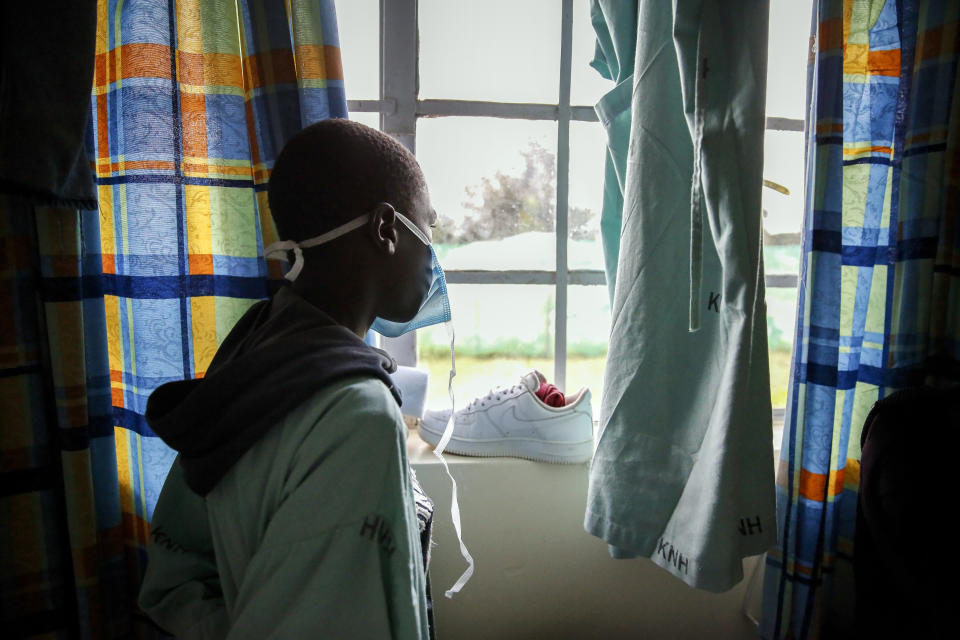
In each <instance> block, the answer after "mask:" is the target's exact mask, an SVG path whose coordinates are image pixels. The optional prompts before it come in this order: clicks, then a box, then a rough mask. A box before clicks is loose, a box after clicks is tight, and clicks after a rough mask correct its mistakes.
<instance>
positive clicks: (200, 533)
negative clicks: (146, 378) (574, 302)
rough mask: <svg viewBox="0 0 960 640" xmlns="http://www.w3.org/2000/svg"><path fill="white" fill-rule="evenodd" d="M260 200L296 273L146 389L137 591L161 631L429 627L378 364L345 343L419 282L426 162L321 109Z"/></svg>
mask: <svg viewBox="0 0 960 640" xmlns="http://www.w3.org/2000/svg"><path fill="white" fill-rule="evenodd" d="M269 200H270V208H271V211H272V213H273V216H274V220H275V221H276V225H277V229H278V232H279V234H280V237H281V238H284V239H288V240H293V241H296V242H295V243H286V244H284V245H282V247H283V248H288V249H292V253H293V254H294V256H295V261H294V264H293V266H292V268H291V272H290V273H289V274H288V279H294V282H293V284H292V285H290V286H288V287H285V288H283V289H281V290H280V291H279V292H278V293H277V294H276V295H275V296H274V297H273V298H272V299H271V300H267V301H264V302H260V303H258V304H256V305H254V306H253V307H252V308H251V309H250V310H249V311H248V312H247V313H246V314H245V315H244V316H243V317H242V318H241V319H240V321H239V322H238V323H237V325H236V326H235V327H234V328H233V330H232V331H231V332H230V334H229V335H228V336H227V338H226V339H225V340H224V342H223V344H222V345H221V347H220V349H219V350H218V351H217V354H216V356H215V357H214V360H213V362H212V364H211V366H210V368H209V371H208V373H207V375H206V377H205V378H203V379H202V380H188V381H180V382H173V383H168V384H166V385H163V386H161V387H159V388H158V389H157V390H156V391H155V392H154V393H153V395H151V397H150V401H149V404H148V407H147V419H148V421H149V423H150V425H151V427H152V428H153V430H154V431H155V432H156V433H157V434H158V435H159V436H160V437H162V438H163V439H164V440H165V441H166V442H167V443H168V444H169V445H170V446H171V447H173V448H174V449H176V450H177V451H178V453H179V455H178V456H177V460H176V461H175V462H174V464H173V467H172V468H171V470H170V474H169V476H168V477H167V480H166V482H165V484H164V487H163V491H162V492H161V495H160V498H159V500H158V502H157V505H156V509H155V511H154V514H153V520H152V523H151V538H152V543H151V545H150V548H149V563H148V566H147V573H146V577H145V579H144V583H143V586H142V588H141V591H140V599H139V602H140V606H141V607H142V608H143V610H144V611H146V612H147V614H148V615H150V617H151V618H153V619H154V620H155V621H156V622H157V623H158V624H159V625H160V626H162V627H164V628H165V629H167V630H168V631H170V632H171V633H174V634H175V635H176V636H177V637H178V638H222V637H229V638H257V639H262V638H321V637H322V638H327V637H329V638H347V637H349V638H390V637H392V638H422V637H426V636H427V635H428V633H429V631H428V621H427V604H426V597H425V593H426V588H425V575H424V555H423V553H422V551H423V550H422V548H421V538H420V534H419V532H418V525H417V515H416V511H415V508H414V489H413V483H412V482H411V476H410V472H409V468H408V466H407V458H406V448H405V437H406V428H405V426H404V423H403V420H402V417H401V413H400V409H399V407H398V403H399V393H398V392H397V390H396V389H395V388H394V386H393V384H392V382H391V379H390V376H389V375H388V373H389V372H391V371H392V370H393V369H394V368H395V364H394V363H393V361H392V360H391V359H390V358H389V356H387V355H386V354H385V353H384V352H382V351H379V350H376V349H373V348H372V347H369V346H367V345H366V344H365V343H364V342H363V340H362V337H363V336H364V335H366V333H367V330H368V329H369V328H370V327H371V325H373V324H374V322H375V320H377V321H382V320H386V321H390V322H394V323H406V322H408V321H410V320H411V319H413V318H414V317H415V316H416V315H417V313H418V310H419V309H420V308H421V304H422V303H423V302H424V300H425V298H426V297H427V294H428V291H429V290H430V288H431V282H432V279H433V254H432V251H431V249H430V247H429V242H430V238H431V236H430V226H431V225H432V224H433V223H434V222H435V220H436V213H435V212H434V211H433V210H432V208H431V206H430V201H429V197H428V194H427V189H426V183H425V181H424V178H423V174H422V172H421V171H420V168H419V166H418V165H417V162H416V160H415V159H414V157H413V156H412V155H411V154H410V153H409V152H408V151H407V150H406V149H404V148H403V147H402V146H401V145H400V144H398V143H397V142H395V141H394V140H393V139H392V138H390V137H389V136H386V135H384V134H382V133H380V132H378V131H376V130H374V129H371V128H369V127H365V126H363V125H360V124H357V123H353V122H349V121H347V120H326V121H323V122H320V123H317V124H314V125H312V126H310V127H307V128H306V129H304V130H303V131H301V132H300V133H298V134H297V135H296V136H294V137H293V138H292V139H291V140H290V141H289V143H288V144H287V145H286V147H284V149H283V152H282V153H281V154H280V157H279V158H278V159H277V161H276V164H275V167H274V169H273V173H272V175H271V178H270V187H269ZM318 236H319V239H317V237H318ZM309 240H314V241H313V242H309ZM299 243H303V244H304V245H305V246H309V247H310V248H302V247H300V246H299ZM295 245H297V246H295Z"/></svg>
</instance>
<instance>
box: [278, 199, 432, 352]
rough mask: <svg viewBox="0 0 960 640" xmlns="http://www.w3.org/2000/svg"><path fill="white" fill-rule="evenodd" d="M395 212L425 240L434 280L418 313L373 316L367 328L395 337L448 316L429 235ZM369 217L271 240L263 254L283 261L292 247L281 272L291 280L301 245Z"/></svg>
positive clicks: (297, 270)
mask: <svg viewBox="0 0 960 640" xmlns="http://www.w3.org/2000/svg"><path fill="white" fill-rule="evenodd" d="M395 213H396V215H397V218H398V219H399V220H400V222H402V223H403V224H404V225H405V226H406V227H407V228H408V229H409V230H410V231H411V233H413V235H415V236H416V237H417V239H418V240H420V242H422V243H423V244H425V245H426V246H427V247H428V248H429V249H430V258H431V260H432V265H433V281H432V282H431V283H430V288H429V289H428V290H427V294H426V296H425V298H424V300H423V303H422V304H421V305H420V310H419V311H417V314H416V315H415V316H414V317H413V318H411V319H410V320H409V321H407V322H393V321H391V320H385V319H384V318H376V319H375V320H374V321H373V326H371V327H370V328H371V329H372V330H374V331H376V332H377V333H379V334H380V335H382V336H386V337H388V338H396V337H398V336H402V335H403V334H405V333H407V332H410V331H414V330H416V329H422V328H423V327H429V326H431V325H435V324H439V323H441V322H447V321H449V320H450V298H449V297H448V296H447V281H446V278H444V277H443V269H442V268H441V267H440V262H439V261H438V260H437V254H436V252H435V251H434V250H433V245H432V244H431V243H430V239H429V238H427V236H426V234H424V233H423V231H421V230H420V228H419V227H417V225H415V224H413V222H411V221H410V219H409V218H407V217H406V216H405V215H403V214H402V213H400V212H399V211H397V212H395ZM369 219H370V214H365V215H362V216H359V217H356V218H354V219H353V220H351V221H350V222H347V223H345V224H342V225H340V226H339V227H336V228H335V229H331V230H330V231H328V232H326V233H324V234H322V235H319V236H316V237H315V238H310V239H308V240H303V241H302V242H295V241H293V240H282V241H280V242H274V243H273V244H271V245H270V246H268V247H266V248H265V249H264V250H263V254H264V257H265V258H267V259H279V260H284V261H286V260H287V252H288V251H293V253H294V262H293V266H291V267H290V270H289V271H288V272H287V275H285V276H284V277H285V278H286V279H287V280H289V281H291V282H293V281H294V280H296V279H297V277H298V276H299V275H300V272H301V271H302V270H303V251H302V249H309V248H310V247H317V246H320V245H322V244H326V243H327V242H330V241H332V240H335V239H337V238H339V237H340V236H342V235H345V234H347V233H350V232H351V231H353V230H354V229H359V228H360V227H362V226H363V225H364V224H366V223H367V221H368V220H369Z"/></svg>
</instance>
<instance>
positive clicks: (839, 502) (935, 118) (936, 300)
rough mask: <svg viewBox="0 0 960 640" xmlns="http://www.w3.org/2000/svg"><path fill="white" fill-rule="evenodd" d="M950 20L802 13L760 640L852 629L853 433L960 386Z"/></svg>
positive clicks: (850, 9)
mask: <svg viewBox="0 0 960 640" xmlns="http://www.w3.org/2000/svg"><path fill="white" fill-rule="evenodd" d="M958 21H960V4H958V3H956V2H951V1H949V0H819V2H818V3H817V7H816V8H815V15H814V21H813V24H814V31H813V45H814V46H813V47H812V54H811V64H810V67H809V76H808V95H809V96H810V100H809V112H808V115H807V152H806V153H807V176H806V211H805V220H804V234H803V241H802V242H803V260H802V266H801V274H800V287H799V304H798V318H797V333H796V340H795V343H794V354H793V366H792V371H791V387H790V391H789V396H788V402H787V410H786V424H785V428H784V435H783V443H782V448H781V459H780V460H779V467H778V473H777V497H778V525H779V543H778V546H777V547H776V548H775V549H773V550H772V551H771V552H770V553H768V555H767V562H766V577H765V585H764V613H763V623H762V627H761V631H762V635H763V637H765V638H816V637H820V636H826V637H829V636H831V635H836V634H837V633H839V632H843V631H847V630H849V629H850V628H851V626H852V624H853V620H852V615H853V584H852V580H853V578H852V575H853V574H852V572H853V568H852V555H853V553H854V549H853V539H854V526H855V522H856V502H857V489H858V486H859V472H860V465H859V460H860V431H861V429H862V427H863V423H864V420H865V419H866V417H867V414H868V413H869V411H870V409H871V408H872V406H873V404H874V403H875V402H876V401H877V400H878V399H880V398H883V397H885V396H887V395H889V394H890V393H892V392H894V391H896V390H898V389H902V388H906V387H912V386H918V385H922V384H924V383H942V382H951V381H952V382H956V381H958V380H960V213H958V211H960V93H958V92H957V83H958V73H960V66H958V52H960V28H958V26H960V23H958ZM918 437H922V436H919V435H918Z"/></svg>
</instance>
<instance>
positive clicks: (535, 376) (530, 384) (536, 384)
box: [520, 369, 547, 393]
mask: <svg viewBox="0 0 960 640" xmlns="http://www.w3.org/2000/svg"><path fill="white" fill-rule="evenodd" d="M520 381H521V382H523V385H524V386H525V387H526V388H527V389H530V391H532V392H534V393H536V392H537V389H539V388H540V385H541V384H542V383H544V382H546V381H547V379H546V377H545V376H544V375H543V374H542V373H540V372H539V371H537V370H536V369H534V370H533V371H531V372H530V373H528V374H527V375H525V376H523V377H522V378H520Z"/></svg>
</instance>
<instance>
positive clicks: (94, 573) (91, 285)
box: [0, 0, 347, 638]
mask: <svg viewBox="0 0 960 640" xmlns="http://www.w3.org/2000/svg"><path fill="white" fill-rule="evenodd" d="M61 54H63V55H67V54H69V52H61ZM93 69H94V72H93V79H94V81H93V91H92V95H90V98H89V100H90V102H89V103H88V104H89V107H90V109H89V110H90V119H89V126H88V130H87V136H86V141H87V152H88V154H89V156H90V163H91V165H92V167H93V168H94V172H95V175H96V190H97V197H98V201H99V211H96V210H93V211H89V210H84V211H79V212H78V211H77V210H76V209H51V208H40V207H37V206H35V205H34V203H33V202H31V201H29V200H24V199H13V198H4V199H2V200H0V231H2V233H0V242H2V245H0V246H2V248H3V251H2V253H0V261H2V263H0V266H2V267H3V272H2V273H0V296H2V298H0V299H2V301H4V302H8V305H6V307H7V308H8V309H9V310H10V311H9V312H7V311H5V312H4V314H3V317H2V321H0V322H2V323H4V325H7V326H3V327H2V328H3V329H4V331H3V332H2V341H0V394H2V395H0V399H2V401H3V407H4V412H5V415H4V418H3V424H4V428H3V439H2V441H0V464H2V467H0V470H2V472H3V474H4V475H3V480H4V485H3V492H2V494H0V516H2V517H3V521H4V527H3V533H2V536H3V537H2V539H0V543H3V544H0V548H2V551H0V553H2V554H3V558H4V565H3V567H4V568H3V576H2V579H3V583H2V594H0V596H2V600H0V602H2V618H3V622H4V630H5V631H7V630H8V629H14V630H16V631H18V632H22V633H23V634H24V635H29V634H34V633H42V632H52V633H60V634H74V635H79V637H84V638H87V637H89V638H114V637H130V636H133V635H136V636H150V635H153V634H156V633H157V631H156V629H154V628H152V626H151V624H150V623H149V621H147V620H146V619H144V618H143V617H142V616H141V615H139V614H138V612H137V611H136V605H135V601H136V595H137V591H138V589H139V584H140V579H141V576H142V573H143V570H144V566H145V562H146V553H145V545H146V543H147V537H148V535H149V521H150V517H151V514H152V512H153V507H154V504H155V503H156V499H157V497H158V495H159V492H160V489H161V487H162V484H163V481H164V478H165V476H166V473H167V471H168V469H169V467H170V464H171V463H172V461H173V458H174V452H173V451H171V450H170V449H169V448H167V447H166V445H165V444H164V443H163V442H162V441H161V440H160V439H159V438H157V437H156V436H155V435H154V434H153V433H152V431H151V430H150V428H149V427H148V426H147V424H146V421H145V420H144V417H143V412H144V410H145V407H146V401H147V398H148V397H149V395H150V393H151V392H152V391H153V389H154V388H156V387H157V386H158V385H160V384H162V383H164V382H167V381H170V380H179V379H184V378H191V377H198V376H202V375H203V374H204V372H205V370H206V367H207V365H208V364H209V362H210V360H211V359H212V357H213V354H214V353H215V351H216V349H217V346H218V344H219V342H220V341H221V340H222V339H223V338H224V337H225V336H226V334H227V333H228V332H229V330H230V328H231V327H232V325H233V323H234V322H235V321H236V319H237V318H239V317H240V315H242V313H243V312H244V311H245V310H246V309H247V308H248V307H249V306H250V305H251V304H253V303H254V302H255V301H257V300H259V299H262V298H264V297H266V296H267V295H268V294H269V293H270V291H271V290H272V289H273V288H274V287H275V286H276V285H275V283H274V280H278V279H279V278H280V275H281V274H280V272H279V268H278V265H277V264H276V263H274V264H272V265H270V268H269V270H268V267H267V265H266V263H265V261H264V260H263V256H262V254H263V246H264V245H265V244H269V243H270V242H272V241H273V240H275V239H276V232H275V230H274V226H273V222H272V219H271V218H270V213H269V208H268V205H267V198H266V187H267V181H268V180H269V174H270V169H271V168H272V166H273V161H274V159H275V158H276V155H277V154H278V153H279V151H280V149H281V148H282V146H283V144H284V143H285V141H286V140H287V139H288V138H289V137H290V136H292V135H293V134H294V133H296V132H297V131H299V130H300V129H301V128H303V127H304V126H306V125H308V124H310V123H312V122H314V121H317V120H321V119H324V118H329V117H346V115H347V111H346V100H345V97H344V91H343V80H342V71H341V67H340V57H339V41H338V38H337V27H336V15H335V11H334V4H333V0H320V1H318V0H143V1H141V2H127V3H122V2H115V1H114V0H100V1H99V2H98V3H97V33H96V47H95V57H94V65H93ZM31 243H32V244H31ZM31 256H35V258H34V257H31ZM8 329H9V331H8ZM7 523H12V526H7ZM7 567H10V568H9V569H7Z"/></svg>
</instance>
